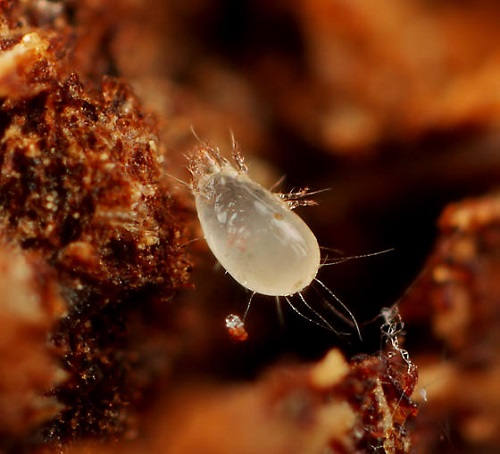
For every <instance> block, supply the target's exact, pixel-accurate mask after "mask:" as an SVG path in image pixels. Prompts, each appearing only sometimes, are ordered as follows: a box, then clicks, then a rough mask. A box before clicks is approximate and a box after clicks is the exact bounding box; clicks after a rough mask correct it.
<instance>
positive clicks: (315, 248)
mask: <svg viewBox="0 0 500 454" xmlns="http://www.w3.org/2000/svg"><path fill="white" fill-rule="evenodd" d="M233 158H234V161H235V163H236V165H237V168H235V167H233V166H232V165H231V164H230V163H229V161H228V160H227V159H225V158H223V157H222V156H221V154H220V152H219V150H218V149H216V148H213V147H211V146H210V145H209V144H203V145H201V146H199V147H198V148H197V149H196V150H195V152H194V153H193V155H192V156H191V157H190V158H189V159H190V160H189V171H190V172H191V177H192V178H191V180H192V181H191V190H192V192H193V195H194V198H195V203H196V210H197V212H198V218H199V220H200V224H201V227H202V230H203V233H204V235H205V239H206V241H207V244H208V246H209V247H210V249H211V250H212V252H213V254H214V255H215V257H216V258H217V260H218V261H219V263H220V264H221V265H222V266H223V267H224V268H225V270H226V271H227V272H228V273H229V274H230V275H231V276H232V277H233V278H234V279H235V280H236V281H237V282H239V283H240V284H241V285H242V286H243V287H245V288H247V289H248V290H251V291H252V292H253V293H254V294H255V293H259V294H262V295H269V296H274V297H275V298H276V300H277V302H278V303H279V298H280V297H284V298H285V299H286V301H287V302H288V304H289V305H290V307H291V308H292V309H293V310H294V311H295V312H297V313H298V314H299V315H300V316H302V317H304V318H305V319H307V320H309V321H310V322H312V323H315V324H317V325H319V326H322V327H324V328H327V329H330V330H332V331H336V330H335V329H334V328H333V327H332V325H331V324H330V323H328V321H327V320H326V319H325V318H324V317H323V316H322V315H321V314H320V313H319V312H317V311H315V310H314V309H313V308H312V307H311V306H310V305H309V303H308V302H307V301H306V299H305V298H304V296H303V295H302V293H301V292H302V291H303V290H305V289H306V288H307V287H308V286H309V285H311V283H312V282H313V281H315V282H317V283H318V284H319V285H320V286H321V288H322V289H323V291H325V292H326V293H327V294H328V295H329V297H331V298H333V299H334V300H335V301H336V302H337V303H338V304H340V305H341V307H342V308H343V310H344V311H345V312H346V313H347V314H348V316H347V317H346V316H345V315H344V314H342V313H341V312H339V311H338V310H337V309H335V308H333V307H329V309H330V310H331V311H332V312H333V313H335V314H336V315H337V316H338V317H340V318H341V319H342V320H343V321H344V322H346V323H348V324H349V325H351V326H354V327H355V328H356V330H357V332H358V335H359V336H360V337H361V335H360V332H359V327H358V325H357V323H356V320H355V319H354V316H353V315H352V313H351V312H350V311H349V309H348V308H347V307H346V306H345V305H344V304H343V303H342V302H341V301H340V300H339V299H338V298H337V297H336V296H335V295H334V294H333V293H332V292H331V291H330V290H329V289H328V287H326V285H325V284H323V283H322V282H321V281H319V280H318V279H316V275H317V273H318V270H319V268H320V267H321V266H322V264H321V253H320V247H319V245H318V241H317V239H316V237H315V236H314V234H313V233H312V232H311V230H310V229H309V227H308V226H307V224H306V223H305V222H304V221H303V220H302V219H301V218H300V217H299V216H298V215H296V214H295V213H294V212H293V211H292V209H293V208H295V207H297V206H299V205H313V204H315V203H314V202H313V201H311V200H310V199H307V198H306V197H307V195H308V193H307V190H302V191H299V192H297V193H291V194H274V193H272V192H271V191H270V190H268V189H265V188H264V187H262V186H261V185H260V184H258V183H256V182H255V181H253V180H252V179H251V178H250V177H249V176H248V175H247V168H246V165H245V163H244V161H243V157H242V155H241V153H240V152H239V150H238V149H237V146H236V144H235V142H234V140H233ZM356 257H364V256H356ZM350 258H355V257H350ZM345 260H346V259H340V260H337V261H336V263H340V262H342V261H345ZM293 295H298V296H299V298H300V302H301V304H302V305H304V306H305V307H306V308H307V310H308V311H310V312H311V313H312V314H314V316H315V317H316V318H317V319H318V321H316V320H313V319H312V318H309V317H307V316H306V315H304V314H303V313H302V312H301V311H300V310H299V309H298V308H297V307H295V306H294V305H293V304H292V302H291V297H292V296H293ZM249 306H250V303H249V305H248V306H247V311H246V312H248V308H249ZM278 308H279V305H278ZM246 312H245V315H244V317H243V320H241V319H239V318H238V320H237V321H240V324H238V327H239V328H238V327H236V328H238V329H240V328H241V327H243V329H244V320H245V317H246ZM280 314H281V313H280ZM230 322H231V323H230V324H229V325H231V326H229V325H226V327H227V328H228V329H229V330H231V329H232V328H235V326H233V324H234V319H231V320H230ZM230 335H231V332H230ZM245 338H246V337H245Z"/></svg>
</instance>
